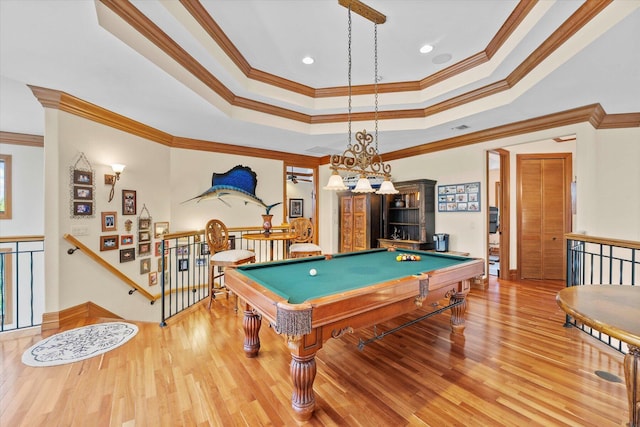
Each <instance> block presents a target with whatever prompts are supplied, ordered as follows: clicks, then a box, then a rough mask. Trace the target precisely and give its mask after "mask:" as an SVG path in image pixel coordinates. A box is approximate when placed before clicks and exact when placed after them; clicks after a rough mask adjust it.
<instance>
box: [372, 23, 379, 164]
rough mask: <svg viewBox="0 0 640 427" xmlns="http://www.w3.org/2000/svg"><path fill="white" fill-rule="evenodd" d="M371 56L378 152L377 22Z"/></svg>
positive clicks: (374, 27) (374, 28) (374, 26)
mask: <svg viewBox="0 0 640 427" xmlns="http://www.w3.org/2000/svg"><path fill="white" fill-rule="evenodd" d="M373 57H374V67H373V68H374V77H373V81H374V83H373V92H374V94H375V114H374V121H375V125H376V129H375V140H376V145H375V147H376V154H377V153H379V152H378V24H377V23H376V24H374V25H373Z"/></svg>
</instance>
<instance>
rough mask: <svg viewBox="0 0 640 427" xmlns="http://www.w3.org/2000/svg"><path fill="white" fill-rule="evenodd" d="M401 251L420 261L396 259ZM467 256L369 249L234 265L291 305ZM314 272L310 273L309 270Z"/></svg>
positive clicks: (452, 263) (453, 262)
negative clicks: (330, 255) (326, 256)
mask: <svg viewBox="0 0 640 427" xmlns="http://www.w3.org/2000/svg"><path fill="white" fill-rule="evenodd" d="M401 254H413V255H419V256H420V258H421V259H420V261H401V262H399V261H396V256H398V255H401ZM470 260H471V258H467V257H461V256H454V255H446V254H438V253H434V252H423V251H411V250H402V251H388V250H387V249H372V250H369V251H361V252H352V253H345V254H337V255H333V256H332V257H331V258H330V259H325V257H322V256H320V257H309V258H298V259H295V260H285V261H278V262H270V263H262V264H251V265H244V266H241V267H238V268H237V270H238V272H240V273H241V274H243V275H245V276H246V277H248V278H250V279H251V280H253V281H255V282H256V283H259V284H260V285H262V286H264V287H265V288H267V289H269V290H271V291H272V292H274V293H276V294H277V295H279V296H281V297H282V298H285V299H286V300H287V301H288V302H289V303H291V304H299V303H302V302H305V301H309V300H313V299H316V298H320V297H324V296H327V295H334V294H336V293H340V292H346V291H349V290H353V289H358V288H361V287H363V286H370V285H374V284H376V283H381V282H387V281H390V280H394V279H399V278H403V277H407V276H411V275H419V274H421V273H426V272H429V271H433V270H441V269H445V268H448V267H453V266H456V265H459V264H461V263H464V262H468V261H470ZM311 269H315V270H316V271H317V274H316V275H315V276H311V275H310V274H309V271H310V270H311Z"/></svg>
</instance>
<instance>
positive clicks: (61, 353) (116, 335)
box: [22, 322, 138, 367]
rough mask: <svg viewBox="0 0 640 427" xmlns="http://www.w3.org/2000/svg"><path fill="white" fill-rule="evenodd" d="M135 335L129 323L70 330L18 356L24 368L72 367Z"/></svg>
mask: <svg viewBox="0 0 640 427" xmlns="http://www.w3.org/2000/svg"><path fill="white" fill-rule="evenodd" d="M137 333H138V327H137V326H136V325H133V324H131V323H124V322H109V323H97V324H95V325H88V326H83V327H81V328H76V329H70V330H68V331H64V332H60V333H59V334H55V335H52V336H50V337H48V338H45V339H43V340H42V341H40V342H38V343H37V344H35V345H33V346H31V347H30V348H29V349H27V350H26V351H25V352H24V353H22V363H24V364H25V365H28V366H36V367H38V366H55V365H62V364H65V363H73V362H77V361H79V360H84V359H88V358H90V357H93V356H97V355H100V354H102V353H106V352H107V351H109V350H113V349H114V348H117V347H120V346H121V345H122V344H124V343H126V342H127V341H129V340H130V339H131V338H133V337H134V336H135V335H136V334H137Z"/></svg>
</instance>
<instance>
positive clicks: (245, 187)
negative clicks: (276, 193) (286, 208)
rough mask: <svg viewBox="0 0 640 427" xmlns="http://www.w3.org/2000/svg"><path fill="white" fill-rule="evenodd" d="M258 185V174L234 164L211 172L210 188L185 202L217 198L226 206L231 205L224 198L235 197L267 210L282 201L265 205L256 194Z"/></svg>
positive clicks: (248, 168) (246, 167)
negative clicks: (223, 170)
mask: <svg viewBox="0 0 640 427" xmlns="http://www.w3.org/2000/svg"><path fill="white" fill-rule="evenodd" d="M257 185H258V176H257V175H256V173H255V172H254V171H252V170H251V168H250V167H248V166H240V165H237V166H234V168H233V169H231V170H229V171H227V172H225V173H215V172H214V173H213V175H212V176H211V188H209V189H208V190H207V191H205V192H204V193H202V194H200V195H198V196H196V197H193V198H191V199H189V200H185V202H188V201H191V200H198V202H200V201H201V200H207V199H218V200H220V201H221V202H222V203H224V204H225V205H227V206H229V207H230V206H231V205H230V204H229V203H227V202H226V201H225V200H224V199H225V198H226V197H235V198H239V199H242V200H244V204H245V205H246V204H247V203H253V204H256V205H259V206H262V207H263V208H265V210H266V211H267V215H269V211H270V210H271V208H273V207H274V206H278V205H279V204H281V203H282V202H277V203H274V204H272V205H267V204H266V203H265V202H263V201H262V199H260V198H259V197H258V196H256V186H257Z"/></svg>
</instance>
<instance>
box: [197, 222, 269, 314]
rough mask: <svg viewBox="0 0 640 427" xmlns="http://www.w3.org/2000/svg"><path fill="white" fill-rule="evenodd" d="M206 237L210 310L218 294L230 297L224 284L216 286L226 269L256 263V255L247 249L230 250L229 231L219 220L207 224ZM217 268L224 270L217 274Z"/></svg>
mask: <svg viewBox="0 0 640 427" xmlns="http://www.w3.org/2000/svg"><path fill="white" fill-rule="evenodd" d="M204 235H205V239H206V240H207V245H208V246H209V251H210V253H211V255H210V258H209V289H210V296H209V309H211V302H212V301H213V299H214V298H215V297H216V294H220V293H226V294H227V297H228V296H229V293H228V291H224V290H223V288H224V286H223V285H222V284H221V285H220V286H216V279H218V278H220V277H222V276H224V269H225V268H226V267H237V266H239V265H242V264H247V263H249V262H255V261H256V254H255V252H252V251H248V250H246V249H229V230H228V229H227V227H226V226H225V225H224V223H223V222H222V221H220V220H218V219H212V220H210V221H209V222H207V225H206V226H205V230H204ZM216 268H222V271H221V272H220V273H219V274H216Z"/></svg>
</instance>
